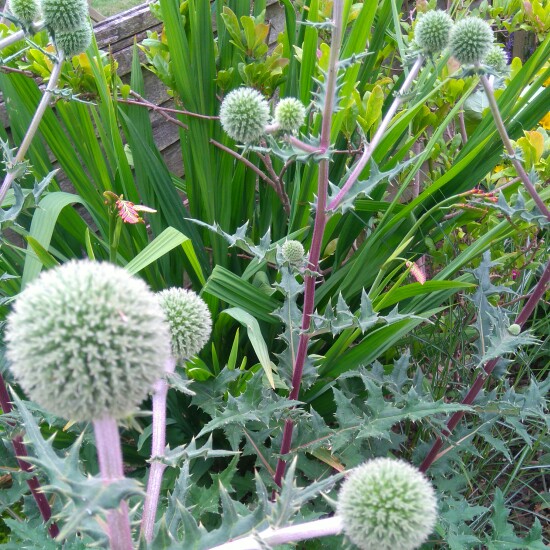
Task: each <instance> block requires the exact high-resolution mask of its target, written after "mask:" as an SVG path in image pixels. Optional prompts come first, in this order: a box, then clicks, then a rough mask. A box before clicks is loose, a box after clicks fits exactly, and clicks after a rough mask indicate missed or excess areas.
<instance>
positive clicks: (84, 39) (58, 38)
mask: <svg viewBox="0 0 550 550" xmlns="http://www.w3.org/2000/svg"><path fill="white" fill-rule="evenodd" d="M91 43H92V27H91V25H90V24H89V23H88V22H86V23H85V25H84V26H83V27H81V28H79V29H75V30H74V31H60V32H58V33H56V35H55V45H56V47H57V49H58V50H60V51H62V52H63V53H64V54H65V57H68V58H71V57H73V56H74V55H78V54H80V53H82V52H84V51H86V49H87V48H88V46H89V45H90V44H91Z"/></svg>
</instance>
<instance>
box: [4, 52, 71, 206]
mask: <svg viewBox="0 0 550 550" xmlns="http://www.w3.org/2000/svg"><path fill="white" fill-rule="evenodd" d="M62 65H63V54H62V53H59V58H58V60H57V63H56V64H55V65H54V67H53V70H52V74H51V75H50V80H49V82H48V85H47V87H46V89H45V90H44V95H43V96H42V99H41V100H40V103H39V104H38V107H37V108H36V112H35V113H34V116H33V119H32V120H31V123H30V125H29V129H28V130H27V133H26V134H25V137H24V138H23V141H22V142H21V145H20V146H19V150H18V151H17V155H16V156H15V163H16V164H17V163H20V162H23V160H24V158H25V155H26V154H27V151H28V150H29V147H30V145H31V143H32V140H33V139H34V136H35V134H36V132H37V131H38V126H39V125H40V122H41V120H42V117H43V116H44V113H45V112H46V109H47V108H48V105H49V104H50V99H51V96H52V94H53V91H54V90H55V87H56V86H57V83H58V82H59V77H60V76H61V67H62ZM15 177H16V170H15V169H13V170H11V171H8V172H7V174H6V177H5V178H4V182H3V183H2V186H1V187H0V206H1V205H2V203H3V202H4V199H5V198H6V194H7V192H8V190H9V188H10V187H11V185H12V183H13V182H14V181H15Z"/></svg>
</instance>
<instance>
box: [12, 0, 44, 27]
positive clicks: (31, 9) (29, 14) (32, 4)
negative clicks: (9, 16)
mask: <svg viewBox="0 0 550 550" xmlns="http://www.w3.org/2000/svg"><path fill="white" fill-rule="evenodd" d="M9 8H10V11H11V13H13V15H15V17H17V19H19V21H21V22H22V23H23V24H25V25H30V24H31V23H32V22H33V21H35V20H36V19H38V17H39V8H38V2H37V0H9Z"/></svg>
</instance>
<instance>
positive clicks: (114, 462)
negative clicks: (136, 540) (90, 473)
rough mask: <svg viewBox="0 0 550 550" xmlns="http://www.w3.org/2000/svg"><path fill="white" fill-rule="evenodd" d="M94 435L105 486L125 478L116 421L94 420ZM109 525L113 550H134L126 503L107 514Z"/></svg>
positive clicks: (112, 419)
mask: <svg viewBox="0 0 550 550" xmlns="http://www.w3.org/2000/svg"><path fill="white" fill-rule="evenodd" d="M94 434H95V442H96V448H97V458H98V460H99V471H100V472H101V478H102V480H103V482H104V483H105V485H109V483H110V482H111V481H116V480H119V479H122V478H124V469H123V466H122V449H121V447H120V437H119V435H118V426H117V423H116V420H115V419H114V418H109V417H107V418H102V419H101V420H94ZM107 525H108V535H109V543H110V548H111V550H132V549H133V544H132V532H131V530H130V520H129V517H128V505H127V504H126V502H124V501H121V502H120V506H119V507H118V509H116V510H109V511H108V512H107Z"/></svg>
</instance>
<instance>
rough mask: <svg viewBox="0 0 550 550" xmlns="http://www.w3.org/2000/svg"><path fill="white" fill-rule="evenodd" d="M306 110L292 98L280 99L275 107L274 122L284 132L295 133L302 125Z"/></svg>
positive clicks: (299, 102)
mask: <svg viewBox="0 0 550 550" xmlns="http://www.w3.org/2000/svg"><path fill="white" fill-rule="evenodd" d="M305 116H306V109H305V107H304V106H303V105H302V102H301V101H299V100H298V99H295V98H294V97H285V98H284V99H281V101H279V103H278V104H277V107H275V122H276V123H277V124H278V125H279V126H280V127H281V129H282V130H285V131H286V132H297V131H298V130H299V129H300V126H301V125H302V124H303V123H304V118H305Z"/></svg>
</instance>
